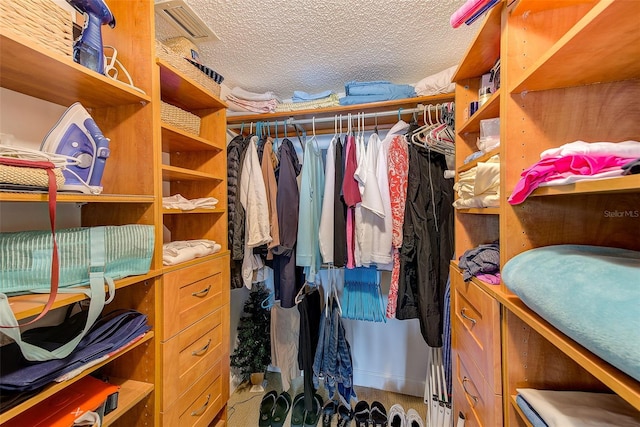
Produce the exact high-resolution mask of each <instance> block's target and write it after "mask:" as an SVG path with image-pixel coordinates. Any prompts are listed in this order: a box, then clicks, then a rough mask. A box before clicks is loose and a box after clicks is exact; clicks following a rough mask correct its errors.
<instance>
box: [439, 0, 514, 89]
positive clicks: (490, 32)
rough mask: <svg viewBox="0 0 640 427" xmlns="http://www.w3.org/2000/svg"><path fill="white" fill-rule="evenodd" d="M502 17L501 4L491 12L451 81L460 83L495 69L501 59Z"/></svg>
mask: <svg viewBox="0 0 640 427" xmlns="http://www.w3.org/2000/svg"><path fill="white" fill-rule="evenodd" d="M501 15H502V4H501V2H500V3H498V4H496V5H495V6H494V7H493V8H492V9H491V10H490V11H489V14H488V15H487V17H486V18H485V20H484V22H483V23H482V27H481V28H480V31H479V32H478V34H477V35H476V38H475V39H474V40H473V42H472V43H471V46H469V48H468V49H467V52H466V53H465V55H464V56H463V59H462V62H461V63H460V65H458V69H457V70H456V72H455V73H454V75H453V77H452V79H451V81H454V82H458V81H460V80H464V79H468V78H471V77H480V76H481V75H483V74H485V73H486V72H487V71H489V70H490V69H491V68H492V67H493V65H494V64H495V62H496V60H497V59H498V58H499V57H500V31H501V27H500V21H501Z"/></svg>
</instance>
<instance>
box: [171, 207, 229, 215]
mask: <svg viewBox="0 0 640 427" xmlns="http://www.w3.org/2000/svg"><path fill="white" fill-rule="evenodd" d="M225 212H226V209H222V208H214V209H192V210H190V211H183V210H181V209H163V210H162V213H163V214H164V215H190V214H221V213H225Z"/></svg>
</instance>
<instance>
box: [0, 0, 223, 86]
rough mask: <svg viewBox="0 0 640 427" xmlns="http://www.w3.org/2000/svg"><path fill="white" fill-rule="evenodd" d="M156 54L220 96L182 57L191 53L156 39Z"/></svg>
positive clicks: (207, 79)
mask: <svg viewBox="0 0 640 427" xmlns="http://www.w3.org/2000/svg"><path fill="white" fill-rule="evenodd" d="M0 1H5V0H0ZM156 55H157V56H158V58H160V59H162V60H165V61H167V62H168V63H169V64H171V65H173V66H174V67H175V68H177V69H178V71H180V72H181V73H182V74H184V75H185V76H187V77H189V78H191V79H193V80H195V81H196V82H197V83H198V84H199V85H201V86H202V87H203V88H204V89H205V90H207V91H209V92H211V93H212V94H213V95H215V96H218V97H219V96H220V85H219V84H218V83H216V82H215V81H213V79H211V78H209V76H207V75H206V74H205V73H203V72H202V71H200V70H199V69H197V68H196V67H194V66H193V65H192V64H191V63H190V62H189V61H187V60H186V59H184V57H185V56H186V57H190V56H191V55H184V56H181V54H180V53H178V52H176V51H174V50H173V49H171V48H169V47H167V46H165V45H164V44H162V43H161V42H159V41H158V40H156Z"/></svg>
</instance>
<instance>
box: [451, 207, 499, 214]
mask: <svg viewBox="0 0 640 427" xmlns="http://www.w3.org/2000/svg"><path fill="white" fill-rule="evenodd" d="M455 211H456V212H458V213H461V214H473V215H500V208H465V209H456V210H455Z"/></svg>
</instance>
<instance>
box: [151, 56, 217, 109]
mask: <svg viewBox="0 0 640 427" xmlns="http://www.w3.org/2000/svg"><path fill="white" fill-rule="evenodd" d="M156 62H157V63H158V65H159V66H160V80H161V86H162V90H161V92H162V94H161V95H162V99H163V100H164V101H166V102H168V103H170V104H172V105H175V106H176V107H180V108H182V109H183V110H187V111H191V112H194V114H195V110H201V109H216V110H217V109H221V108H227V104H226V103H224V102H223V101H222V100H221V99H220V98H218V97H217V96H215V95H213V94H212V93H211V92H209V91H208V90H206V89H205V88H204V87H202V85H200V84H199V83H197V82H196V81H195V80H193V79H191V78H189V77H186V76H185V75H184V74H183V73H181V72H180V71H179V70H178V69H177V68H175V67H174V66H173V65H171V64H169V63H168V62H166V61H164V60H162V59H156Z"/></svg>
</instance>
